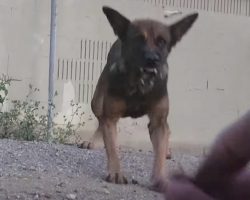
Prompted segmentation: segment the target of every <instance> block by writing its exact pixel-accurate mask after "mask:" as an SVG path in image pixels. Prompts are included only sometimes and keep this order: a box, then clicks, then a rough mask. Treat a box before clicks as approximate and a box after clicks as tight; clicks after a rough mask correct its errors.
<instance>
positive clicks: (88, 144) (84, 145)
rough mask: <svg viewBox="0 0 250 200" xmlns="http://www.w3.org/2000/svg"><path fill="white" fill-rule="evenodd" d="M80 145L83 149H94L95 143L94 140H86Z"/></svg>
mask: <svg viewBox="0 0 250 200" xmlns="http://www.w3.org/2000/svg"><path fill="white" fill-rule="evenodd" d="M78 147H79V148H81V149H94V148H95V145H94V143H93V142H89V141H84V142H83V143H81V144H80V145H78Z"/></svg>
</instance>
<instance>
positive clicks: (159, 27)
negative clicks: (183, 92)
mask: <svg viewBox="0 0 250 200" xmlns="http://www.w3.org/2000/svg"><path fill="white" fill-rule="evenodd" d="M103 12H104V13H105V15H106V16H107V18H108V21H109V23H110V24H111V26H112V28H113V30H114V33H115V34H116V35H117V36H118V38H119V39H120V40H121V44H122V50H121V54H122V58H123V59H124V62H125V65H126V67H128V68H132V70H137V71H140V72H141V73H142V74H143V76H145V79H148V80H150V81H151V82H152V79H153V78H154V77H157V75H158V76H159V77H161V78H162V79H163V78H164V76H166V75H167V69H166V68H167V57H168V55H169V53H170V51H171V49H172V47H173V46H175V45H176V43H177V42H178V41H180V40H181V38H182V36H183V35H184V34H185V33H186V32H187V31H188V29H189V28H190V27H191V26H192V24H193V23H194V21H195V20H196V19H197V17H198V14H197V13H195V14H192V15H189V16H186V17H185V18H183V19H182V20H180V21H178V22H177V23H175V24H173V25H170V26H168V25H165V24H163V23H161V22H158V21H155V20H149V19H145V20H135V21H132V22H131V21H130V20H129V19H127V18H126V17H124V16H123V15H121V14H120V13H119V12H117V11H115V10H113V9H112V8H109V7H103ZM142 81H143V82H145V80H143V78H142Z"/></svg>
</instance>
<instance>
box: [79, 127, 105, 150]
mask: <svg viewBox="0 0 250 200" xmlns="http://www.w3.org/2000/svg"><path fill="white" fill-rule="evenodd" d="M102 137H103V133H102V127H101V124H100V123H99V125H98V128H97V129H96V131H95V133H94V135H93V136H92V137H91V138H90V139H89V141H83V143H82V144H80V146H79V147H80V148H83V149H94V148H96V144H97V142H98V141H100V140H102Z"/></svg>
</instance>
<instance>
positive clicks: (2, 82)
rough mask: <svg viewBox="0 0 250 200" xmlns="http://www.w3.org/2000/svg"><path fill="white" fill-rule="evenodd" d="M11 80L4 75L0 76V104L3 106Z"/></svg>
mask: <svg viewBox="0 0 250 200" xmlns="http://www.w3.org/2000/svg"><path fill="white" fill-rule="evenodd" d="M12 80H13V79H11V78H10V77H8V76H6V75H4V74H3V75H2V77H1V78H0V104H2V105H3V103H4V101H5V100H6V97H7V95H8V86H10V83H11V81H12Z"/></svg>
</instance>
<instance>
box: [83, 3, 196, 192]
mask: <svg viewBox="0 0 250 200" xmlns="http://www.w3.org/2000/svg"><path fill="white" fill-rule="evenodd" d="M103 12H104V14H105V15H106V17H107V19H108V21H109V23H110V25H111V26H112V28H113V31H114V33H115V35H117V36H118V39H117V40H116V41H115V42H114V44H113V45H112V47H111V50H110V52H109V54H108V58H107V64H106V66H105V68H104V70H103V72H102V74H101V76H100V78H99V80H98V83H97V86H96V89H95V93H94V96H93V99H92V102H91V108H92V111H93V113H94V114H95V116H96V118H97V119H98V122H99V126H98V128H97V130H96V132H95V134H94V136H93V137H92V140H91V142H89V143H85V144H84V143H83V147H84V148H93V147H94V143H95V140H96V138H98V136H103V140H104V145H105V148H106V153H107V159H108V176H107V178H106V180H107V181H108V182H112V183H118V184H126V183H127V179H126V178H125V177H124V175H123V173H122V171H121V168H120V162H119V158H118V153H117V149H116V146H117V122H118V120H119V119H120V118H122V117H132V118H138V117H142V116H143V115H148V117H149V121H150V122H149V124H148V129H149V134H150V139H151V141H152V144H153V149H154V154H155V159H154V167H153V173H152V181H153V186H155V188H157V187H158V186H159V184H161V183H162V182H163V180H164V179H165V158H166V154H167V151H168V139H169V135H170V130H169V126H168V123H167V116H168V112H169V99H168V91H167V80H168V64H167V57H168V55H169V53H170V52H171V49H172V47H174V46H175V45H176V43H177V42H178V41H180V40H181V38H182V36H183V35H184V34H185V33H186V32H187V31H188V29H189V28H190V27H191V26H192V24H193V23H194V21H195V20H196V18H197V17H198V14H197V13H195V14H192V15H189V16H187V17H185V18H184V19H182V20H180V21H178V22H177V23H175V24H173V25H170V26H167V25H165V24H162V23H161V22H158V21H155V20H150V19H145V20H135V21H132V22H131V21H130V20H129V19H127V18H126V17H124V16H123V15H121V14H120V13H119V12H117V11H116V10H113V9H112V8H109V7H105V6H104V7H103Z"/></svg>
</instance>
